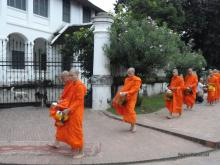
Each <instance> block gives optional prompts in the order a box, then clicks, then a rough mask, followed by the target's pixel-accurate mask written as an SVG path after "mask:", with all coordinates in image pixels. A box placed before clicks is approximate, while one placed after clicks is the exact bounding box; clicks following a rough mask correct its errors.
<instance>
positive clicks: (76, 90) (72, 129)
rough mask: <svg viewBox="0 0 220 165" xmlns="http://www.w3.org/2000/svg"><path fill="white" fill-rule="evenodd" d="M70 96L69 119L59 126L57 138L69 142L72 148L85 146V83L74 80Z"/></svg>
mask: <svg viewBox="0 0 220 165" xmlns="http://www.w3.org/2000/svg"><path fill="white" fill-rule="evenodd" d="M69 93H71V94H70V95H69V96H68V98H66V99H67V100H68V102H69V105H68V109H69V110H70V113H69V119H68V120H67V121H66V122H65V123H64V125H63V126H60V127H57V132H56V140H57V141H62V142H64V143H67V144H68V145H70V146H71V147H72V149H82V148H83V143H84V140H83V114H84V97H85V95H86V87H85V85H84V84H83V83H82V82H81V81H79V80H77V81H75V82H73V84H72V86H71V88H70V90H69Z"/></svg>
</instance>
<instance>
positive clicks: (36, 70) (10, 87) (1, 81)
mask: <svg viewBox="0 0 220 165" xmlns="http://www.w3.org/2000/svg"><path fill="white" fill-rule="evenodd" d="M60 48H61V46H59V45H57V46H50V45H48V43H47V42H44V41H43V40H40V41H38V42H37V41H36V42H35V43H33V44H32V43H27V42H24V41H22V40H21V39H20V40H19V38H18V37H17V38H16V37H15V36H14V37H12V38H9V40H8V41H7V40H0V107H1V108H2V107H9V106H10V107H12V106H19V105H22V106H23V105H41V104H50V103H51V102H53V101H56V100H57V99H58V98H59V95H60V93H61V91H62V89H63V84H62V82H61V81H60V80H59V75H60V73H61V72H62V70H64V69H65V68H67V67H75V68H77V69H79V70H80V71H81V72H82V70H81V63H80V62H77V61H67V60H66V59H64V58H62V55H61V54H60ZM80 78H81V80H82V81H83V83H84V84H86V86H87V88H88V89H89V92H88V95H87V97H86V101H85V102H86V105H87V106H91V101H92V99H91V84H90V83H89V80H88V79H86V78H85V77H83V76H81V77H80Z"/></svg>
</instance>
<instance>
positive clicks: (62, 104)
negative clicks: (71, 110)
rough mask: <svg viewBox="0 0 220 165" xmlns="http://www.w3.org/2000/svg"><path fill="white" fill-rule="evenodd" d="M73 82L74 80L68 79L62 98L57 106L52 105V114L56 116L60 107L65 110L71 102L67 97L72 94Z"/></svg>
mask: <svg viewBox="0 0 220 165" xmlns="http://www.w3.org/2000/svg"><path fill="white" fill-rule="evenodd" d="M72 84H73V83H72V81H67V82H66V83H65V85H64V89H63V92H62V93H61V96H60V99H59V100H58V104H57V105H56V106H51V107H50V110H49V111H50V116H54V115H55V113H56V111H57V110H58V109H60V110H63V109H65V108H67V107H68V104H69V102H68V100H66V98H68V97H71V96H72V95H71V92H70V89H71V86H72Z"/></svg>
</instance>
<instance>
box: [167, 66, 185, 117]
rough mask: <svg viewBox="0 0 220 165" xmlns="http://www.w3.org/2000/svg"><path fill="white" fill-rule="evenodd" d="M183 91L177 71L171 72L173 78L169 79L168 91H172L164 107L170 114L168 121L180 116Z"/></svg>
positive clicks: (182, 83)
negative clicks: (170, 97)
mask: <svg viewBox="0 0 220 165" xmlns="http://www.w3.org/2000/svg"><path fill="white" fill-rule="evenodd" d="M183 89H184V81H183V78H182V77H181V76H178V70H177V69H174V70H173V77H172V78H171V82H170V85H169V86H168V90H170V91H172V99H171V100H166V107H167V109H168V110H169V112H170V115H169V116H167V118H168V119H171V118H173V117H175V116H176V114H178V115H179V116H181V114H182V105H183Z"/></svg>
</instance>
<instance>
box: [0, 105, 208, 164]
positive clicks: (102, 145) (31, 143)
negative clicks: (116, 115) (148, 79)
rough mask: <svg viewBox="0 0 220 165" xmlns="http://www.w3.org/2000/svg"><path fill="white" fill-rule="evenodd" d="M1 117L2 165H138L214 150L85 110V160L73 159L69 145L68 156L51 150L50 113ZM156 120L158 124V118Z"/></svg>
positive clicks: (5, 112)
mask: <svg viewBox="0 0 220 165" xmlns="http://www.w3.org/2000/svg"><path fill="white" fill-rule="evenodd" d="M187 113H188V112H187ZM189 113H191V112H189ZM192 113H194V112H192ZM159 114H160V113H159ZM158 116H160V115H158ZM189 116H191V115H189ZM0 117H1V120H0V164H1V163H3V164H4V163H9V164H12V163H17V164H53V165H55V164H98V163H99V164H103V163H115V164H118V163H122V162H124V163H125V164H128V163H129V162H130V163H131V164H134V163H138V161H139V162H140V161H143V162H144V161H145V160H155V159H159V160H160V159H176V158H177V159H178V158H179V157H178V156H179V154H181V153H199V152H204V151H205V152H206V151H210V150H211V148H209V147H205V146H202V145H200V144H198V143H193V142H191V141H188V140H185V139H183V138H179V137H176V136H172V135H169V134H165V133H161V132H158V131H154V130H151V129H147V128H143V127H138V131H137V132H136V133H130V132H129V131H128V128H129V126H128V125H127V124H125V123H123V122H120V121H117V120H114V119H111V118H109V117H107V116H106V115H104V114H103V113H102V112H94V111H93V112H92V111H90V110H86V111H85V122H84V133H85V143H86V144H85V149H86V151H85V152H86V154H87V156H86V157H85V158H83V159H81V160H73V159H72V156H71V153H70V152H69V149H68V148H66V146H63V147H64V149H66V150H64V151H63V150H59V151H54V150H51V149H49V148H47V146H46V144H47V143H48V142H51V141H52V140H53V138H54V127H53V121H52V120H51V119H50V118H49V117H48V110H47V109H41V108H36V107H25V108H12V109H1V110H0ZM186 117H187V116H185V115H184V116H183V118H186ZM145 118H148V117H147V116H142V117H139V120H140V121H142V120H143V121H144V120H145ZM162 118H163V117H162ZM154 120H155V122H156V121H157V120H158V119H157V117H156V115H155V117H154V118H153V119H152V121H154ZM182 120H183V119H182ZM173 121H174V120H173ZM173 121H171V120H170V121H169V122H173ZM175 121H177V120H175ZM163 122H164V123H165V124H167V123H166V122H168V121H166V120H165V119H164V120H163ZM191 126H192V127H194V126H193V125H191ZM126 162H127V163H126Z"/></svg>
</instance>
